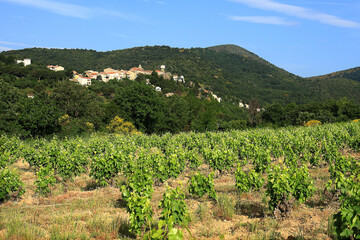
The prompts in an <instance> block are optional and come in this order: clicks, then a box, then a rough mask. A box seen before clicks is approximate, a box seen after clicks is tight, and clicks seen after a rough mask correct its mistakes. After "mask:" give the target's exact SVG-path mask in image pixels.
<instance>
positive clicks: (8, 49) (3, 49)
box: [0, 46, 14, 52]
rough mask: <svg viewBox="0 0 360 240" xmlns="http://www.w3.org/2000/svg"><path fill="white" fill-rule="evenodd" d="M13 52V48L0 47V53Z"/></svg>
mask: <svg viewBox="0 0 360 240" xmlns="http://www.w3.org/2000/svg"><path fill="white" fill-rule="evenodd" d="M10 50H14V49H13V48H9V47H4V46H0V52H3V51H10Z"/></svg>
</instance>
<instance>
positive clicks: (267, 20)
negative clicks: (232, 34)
mask: <svg viewBox="0 0 360 240" xmlns="http://www.w3.org/2000/svg"><path fill="white" fill-rule="evenodd" d="M229 19H230V20H232V21H243V22H252V23H264V24H273V25H288V26H289V25H294V24H296V23H295V22H290V21H286V20H285V19H283V18H281V17H267V16H229Z"/></svg>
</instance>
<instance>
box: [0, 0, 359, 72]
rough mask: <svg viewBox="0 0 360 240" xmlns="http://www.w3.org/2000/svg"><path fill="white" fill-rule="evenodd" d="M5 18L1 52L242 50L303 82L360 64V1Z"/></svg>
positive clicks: (183, 1) (145, 2)
mask: <svg viewBox="0 0 360 240" xmlns="http://www.w3.org/2000/svg"><path fill="white" fill-rule="evenodd" d="M0 13H1V14H0V52H1V51H7V50H13V49H23V48H31V47H45V48H81V49H93V50H97V51H111V50H117V49H125V48H132V47H139V46H153V45H167V46H171V47H179V48H191V47H210V46H215V45H221V44H236V45H239V46H241V47H243V48H245V49H247V50H249V51H251V52H253V53H255V54H257V55H258V56H260V57H261V58H263V59H265V60H267V61H269V62H271V63H272V64H274V65H276V66H278V67H281V68H283V69H285V70H287V71H289V72H291V73H294V74H296V75H299V76H302V77H310V76H317V75H323V74H327V73H331V72H335V71H340V70H345V69H349V68H353V67H358V66H360V1H359V0H159V1H157V0H103V1H98V0H76V1H69V0H0ZM110 67H111V66H110Z"/></svg>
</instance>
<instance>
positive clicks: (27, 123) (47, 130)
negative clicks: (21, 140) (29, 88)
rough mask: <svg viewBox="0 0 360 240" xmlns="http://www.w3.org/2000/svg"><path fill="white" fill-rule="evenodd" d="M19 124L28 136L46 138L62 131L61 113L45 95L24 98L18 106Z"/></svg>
mask: <svg viewBox="0 0 360 240" xmlns="http://www.w3.org/2000/svg"><path fill="white" fill-rule="evenodd" d="M17 112H18V116H17V118H18V122H19V124H20V125H21V127H22V128H23V129H24V131H25V133H24V134H26V135H31V136H33V137H35V136H45V135H49V134H53V133H55V132H58V131H59V130H60V125H59V124H58V118H59V117H60V111H59V109H58V108H57V107H56V104H55V102H54V101H53V100H51V99H50V98H49V97H48V95H46V94H45V93H42V94H39V95H36V96H35V97H34V98H22V99H21V100H20V101H19V102H18V104H17Z"/></svg>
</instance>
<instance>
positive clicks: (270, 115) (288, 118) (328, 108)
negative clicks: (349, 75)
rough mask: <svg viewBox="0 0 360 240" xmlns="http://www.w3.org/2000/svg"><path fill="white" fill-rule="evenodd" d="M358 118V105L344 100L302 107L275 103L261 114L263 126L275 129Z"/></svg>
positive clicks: (359, 107)
mask: <svg viewBox="0 0 360 240" xmlns="http://www.w3.org/2000/svg"><path fill="white" fill-rule="evenodd" d="M359 118H360V105H358V104H355V103H354V102H353V101H350V100H347V99H346V98H344V99H341V100H329V101H327V102H313V103H309V104H303V105H296V104H295V103H291V104H288V105H286V106H282V105H280V104H277V103H276V104H271V105H269V106H267V108H266V110H265V111H264V112H263V113H262V114H261V119H262V121H263V124H264V125H267V126H277V127H282V126H288V125H303V124H305V123H306V122H308V121H310V120H318V121H320V122H322V123H333V122H343V121H349V120H354V119H359Z"/></svg>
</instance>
